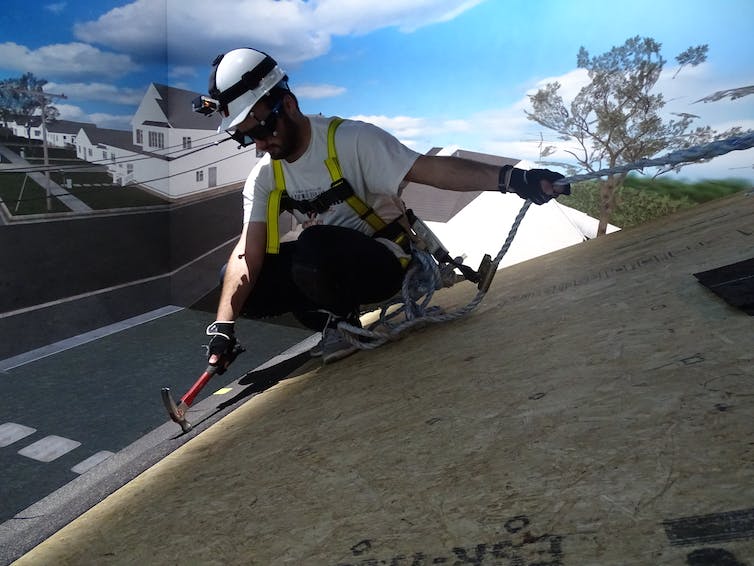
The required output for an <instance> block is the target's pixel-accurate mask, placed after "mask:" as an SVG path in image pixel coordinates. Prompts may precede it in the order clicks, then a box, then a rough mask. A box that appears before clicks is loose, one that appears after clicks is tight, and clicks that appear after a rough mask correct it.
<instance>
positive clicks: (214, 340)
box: [207, 320, 237, 373]
mask: <svg viewBox="0 0 754 566" xmlns="http://www.w3.org/2000/svg"><path fill="white" fill-rule="evenodd" d="M234 329H235V323H234V322H231V321H222V320H216V321H215V322H213V323H212V324H210V325H209V326H208V327H207V336H211V338H210V340H209V344H208V345H207V358H210V357H211V356H212V355H213V354H216V355H217V356H218V357H219V358H220V360H219V361H218V363H217V366H218V373H222V372H223V371H225V368H226V367H227V363H230V362H231V361H232V360H233V358H235V356H234V355H233V354H234V350H235V347H236V342H237V341H236V337H235V335H234ZM223 358H224V359H223ZM224 362H227V363H224ZM220 368H222V369H220Z"/></svg>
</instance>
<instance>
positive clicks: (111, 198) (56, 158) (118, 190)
mask: <svg viewBox="0 0 754 566" xmlns="http://www.w3.org/2000/svg"><path fill="white" fill-rule="evenodd" d="M5 145H6V146H7V147H8V148H10V149H11V150H13V151H15V152H16V153H18V154H20V153H21V149H22V148H23V153H24V155H25V156H26V158H27V160H28V161H29V162H30V163H31V164H32V165H42V163H43V161H42V159H43V149H42V146H41V145H38V144H32V145H29V144H28V143H27V142H26V141H19V139H18V138H15V139H14V140H10V141H7V142H5ZM48 159H49V163H51V164H59V165H65V166H70V165H74V164H80V165H82V167H86V168H89V170H88V171H82V172H79V171H65V172H55V171H53V172H51V173H50V178H51V179H52V180H53V181H55V182H56V183H58V184H59V185H60V186H61V187H63V188H66V186H67V185H66V183H67V180H68V179H70V180H71V184H72V187H71V188H70V189H68V191H69V193H70V194H72V195H73V196H75V197H76V198H78V199H79V200H81V201H82V202H84V203H85V204H87V205H88V206H90V207H91V208H93V209H94V210H105V209H110V208H133V207H141V206H154V205H164V204H168V201H167V200H165V199H162V198H160V197H158V196H156V195H154V194H152V193H150V192H147V191H145V190H143V189H141V188H140V187H139V186H138V185H127V186H125V187H121V186H119V185H112V177H110V175H108V174H107V173H106V172H105V171H104V169H103V168H102V167H101V166H92V165H91V164H89V163H87V162H86V161H82V160H79V159H77V158H76V152H75V151H73V150H71V149H62V148H49V150H48ZM24 177H25V174H24V173H15V172H0V197H1V198H2V199H3V201H4V202H5V205H6V206H7V207H8V210H10V212H11V213H12V214H19V215H21V214H43V213H46V212H48V210H47V206H46V195H45V190H44V188H42V187H41V186H40V185H38V184H37V183H36V182H35V181H33V180H32V179H31V178H27V179H26V183H25V184H24ZM22 185H23V195H22V197H21V202H20V204H19V206H18V208H17V209H16V203H17V201H18V200H19V194H20V193H21V188H22ZM80 185H103V186H95V187H82V186H80ZM51 200H52V210H51V211H50V212H67V211H68V207H66V206H65V205H64V204H63V203H61V202H60V201H58V199H56V198H55V197H52V199H51Z"/></svg>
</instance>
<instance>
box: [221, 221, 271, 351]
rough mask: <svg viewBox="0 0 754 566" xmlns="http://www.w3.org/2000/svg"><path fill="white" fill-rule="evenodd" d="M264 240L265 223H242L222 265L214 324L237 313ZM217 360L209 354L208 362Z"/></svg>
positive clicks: (255, 271) (259, 262)
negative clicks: (223, 275)
mask: <svg viewBox="0 0 754 566" xmlns="http://www.w3.org/2000/svg"><path fill="white" fill-rule="evenodd" d="M266 242H267V225H266V224H265V223H264V222H249V223H248V224H244V227H243V231H242V232H241V237H240V238H239V240H238V243H237V244H236V246H235V247H234V248H233V252H232V253H231V254H230V257H229V258H228V265H227V266H226V268H225V277H224V278H223V287H222V291H221V293H220V301H219V303H218V306H217V318H216V321H215V323H214V325H215V326H216V325H217V324H218V323H221V324H222V323H233V322H234V321H235V320H236V318H238V316H239V315H240V313H241V309H242V308H243V305H244V303H245V302H246V299H248V297H249V294H250V293H251V290H252V289H253V287H254V283H255V281H256V277H257V276H258V275H259V272H260V271H261V269H262V262H263V261H264V251H265V247H266V245H267V244H266ZM231 332H232V326H231ZM217 361H218V356H217V355H216V354H213V355H212V356H210V358H209V363H210V364H216V363H217Z"/></svg>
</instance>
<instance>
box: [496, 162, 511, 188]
mask: <svg viewBox="0 0 754 566" xmlns="http://www.w3.org/2000/svg"><path fill="white" fill-rule="evenodd" d="M512 174H513V165H503V166H502V167H501V168H500V173H499V175H498V179H497V189H498V190H499V191H500V192H501V193H509V192H511V188H510V187H511V175H512Z"/></svg>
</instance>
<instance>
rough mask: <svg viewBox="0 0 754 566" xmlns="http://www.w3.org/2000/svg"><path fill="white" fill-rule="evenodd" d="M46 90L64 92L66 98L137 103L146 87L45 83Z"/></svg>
mask: <svg viewBox="0 0 754 566" xmlns="http://www.w3.org/2000/svg"><path fill="white" fill-rule="evenodd" d="M44 90H46V91H47V92H58V93H63V94H65V95H66V96H67V97H68V98H75V99H77V100H90V101H94V100H96V101H102V102H110V103H113V104H127V105H138V104H139V103H140V102H141V100H142V98H143V97H144V92H145V90H146V88H143V89H135V88H123V87H118V86H115V85H112V84H105V83H55V82H50V83H47V84H46V85H45V87H44Z"/></svg>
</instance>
